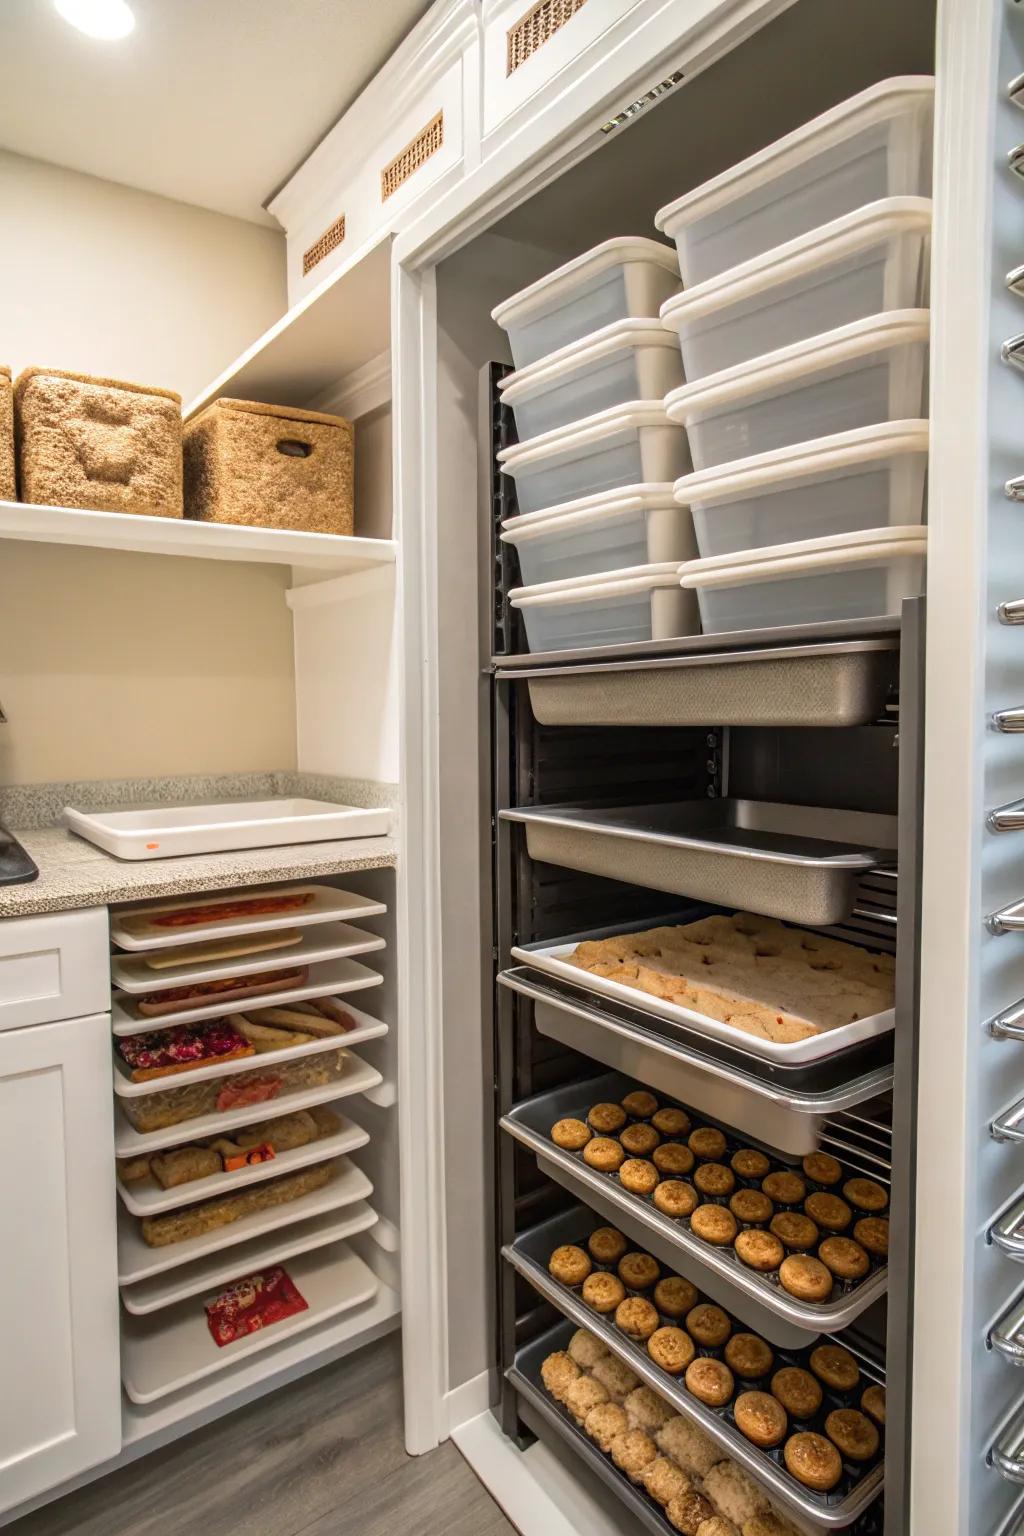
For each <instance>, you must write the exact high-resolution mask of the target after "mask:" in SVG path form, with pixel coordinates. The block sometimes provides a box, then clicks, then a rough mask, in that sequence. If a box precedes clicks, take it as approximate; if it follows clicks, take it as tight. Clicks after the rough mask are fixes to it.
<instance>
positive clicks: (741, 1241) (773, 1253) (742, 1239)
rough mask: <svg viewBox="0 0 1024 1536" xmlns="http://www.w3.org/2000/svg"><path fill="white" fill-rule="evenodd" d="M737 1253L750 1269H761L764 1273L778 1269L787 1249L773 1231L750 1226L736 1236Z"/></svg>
mask: <svg viewBox="0 0 1024 1536" xmlns="http://www.w3.org/2000/svg"><path fill="white" fill-rule="evenodd" d="M735 1248H736V1254H737V1257H738V1258H739V1259H741V1260H742V1262H743V1263H744V1264H746V1265H747V1267H748V1269H756V1270H759V1271H760V1272H761V1273H762V1274H768V1273H769V1272H770V1271H771V1270H773V1269H778V1267H779V1265H780V1264H781V1263H782V1261H783V1259H784V1258H785V1257H786V1250H785V1248H783V1246H782V1244H781V1243H780V1242H779V1239H778V1238H777V1237H773V1235H772V1234H771V1232H762V1231H761V1230H760V1229H759V1228H757V1227H748V1228H747V1230H746V1231H745V1232H741V1233H740V1234H739V1235H738V1237H737V1238H736V1243H735Z"/></svg>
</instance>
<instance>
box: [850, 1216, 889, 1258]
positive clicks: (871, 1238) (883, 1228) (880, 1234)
mask: <svg viewBox="0 0 1024 1536" xmlns="http://www.w3.org/2000/svg"><path fill="white" fill-rule="evenodd" d="M853 1236H854V1239H855V1241H856V1242H858V1243H860V1245H861V1247H862V1248H863V1249H864V1250H865V1251H866V1252H867V1253H869V1254H870V1255H871V1257H872V1258H873V1259H886V1258H888V1257H889V1222H888V1220H887V1219H886V1217H885V1216H862V1217H861V1219H860V1221H858V1222H855V1223H854V1228H853Z"/></svg>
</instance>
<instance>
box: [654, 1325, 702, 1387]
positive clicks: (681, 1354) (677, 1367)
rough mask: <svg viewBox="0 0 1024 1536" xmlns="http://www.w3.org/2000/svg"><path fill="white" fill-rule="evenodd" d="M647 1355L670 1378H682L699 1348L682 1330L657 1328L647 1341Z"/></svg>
mask: <svg viewBox="0 0 1024 1536" xmlns="http://www.w3.org/2000/svg"><path fill="white" fill-rule="evenodd" d="M647 1353H648V1354H649V1355H650V1357H651V1359H652V1360H653V1361H654V1363H655V1365H660V1366H661V1368H662V1370H663V1371H667V1372H668V1374H669V1375H670V1376H681V1375H682V1374H683V1372H684V1371H685V1370H686V1367H687V1366H688V1365H689V1363H690V1361H691V1360H692V1359H693V1357H694V1355H695V1354H696V1353H697V1346H696V1345H695V1344H694V1342H693V1340H692V1339H691V1338H690V1335H689V1334H688V1333H686V1332H684V1330H683V1329H682V1328H675V1327H671V1326H670V1327H667V1328H656V1329H655V1330H654V1332H653V1333H652V1334H651V1336H650V1338H649V1339H648V1340H647Z"/></svg>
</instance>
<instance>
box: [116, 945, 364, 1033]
mask: <svg viewBox="0 0 1024 1536" xmlns="http://www.w3.org/2000/svg"><path fill="white" fill-rule="evenodd" d="M268 969H269V967H268ZM281 969H282V970H286V969H287V967H286V966H282V967H281ZM383 980H384V978H383V976H382V975H381V974H380V972H379V971H371V970H370V969H369V967H367V966H365V965H360V964H359V962H358V961H357V960H325V961H323V962H322V963H321V964H319V965H315V966H313V967H312V969H311V970H310V973H309V980H308V981H307V982H306V983H305V985H304V986H301V987H291V988H288V989H287V990H285V991H282V992H264V993H258V994H257V995H256V996H255V997H239V998H235V999H230V998H229V999H228V1000H227V1002H221V1003H204V1004H203V1006H202V1008H184V1009H182V1011H181V1012H180V1013H161V1014H158V1015H157V1017H156V1018H151V1017H148V1016H147V1015H145V1014H141V1013H137V1012H136V1011H135V1009H134V1008H133V1006H132V1003H133V999H132V998H131V997H129V996H128V995H127V994H125V993H121V992H115V993H114V995H113V998H112V1000H111V1005H110V1008H111V1021H112V1027H113V1031H114V1034H115V1035H143V1034H150V1033H151V1032H152V1031H153V1030H155V1029H170V1028H171V1027H172V1026H173V1025H175V1024H194V1023H197V1022H198V1021H199V1020H201V1019H222V1018H224V1017H225V1016H226V1015H227V1014H229V1013H245V1011H246V1009H248V1008H284V1007H287V1005H288V1004H289V1003H301V1002H304V1001H305V1000H306V999H307V998H315V997H334V996H335V994H339V995H340V994H344V993H346V992H359V991H362V990H363V989H364V988H365V987H379V986H380V985H381V984H382V982H383ZM346 1006H347V1005H346ZM338 1038H339V1039H342V1038H344V1037H343V1036H339V1037H338Z"/></svg>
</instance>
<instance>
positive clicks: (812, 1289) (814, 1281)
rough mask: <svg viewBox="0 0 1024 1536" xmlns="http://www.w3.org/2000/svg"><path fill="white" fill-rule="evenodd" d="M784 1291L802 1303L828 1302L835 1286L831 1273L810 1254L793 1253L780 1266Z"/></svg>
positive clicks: (780, 1278) (780, 1276) (780, 1277)
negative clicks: (796, 1297)
mask: <svg viewBox="0 0 1024 1536" xmlns="http://www.w3.org/2000/svg"><path fill="white" fill-rule="evenodd" d="M779 1280H780V1281H781V1283H782V1289H783V1290H784V1291H788V1292H789V1294H790V1295H791V1296H798V1297H799V1298H800V1300H801V1301H828V1300H829V1298H830V1297H831V1295H832V1287H833V1285H834V1284H835V1282H834V1280H833V1279H832V1274H831V1271H830V1270H828V1269H826V1268H825V1265H824V1264H823V1263H822V1262H821V1260H820V1259H815V1258H812V1256H811V1255H810V1254H809V1253H791V1254H790V1255H789V1257H788V1258H787V1259H783V1261H782V1263H781V1264H780V1265H779Z"/></svg>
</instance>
